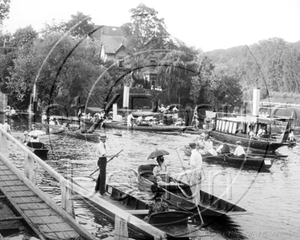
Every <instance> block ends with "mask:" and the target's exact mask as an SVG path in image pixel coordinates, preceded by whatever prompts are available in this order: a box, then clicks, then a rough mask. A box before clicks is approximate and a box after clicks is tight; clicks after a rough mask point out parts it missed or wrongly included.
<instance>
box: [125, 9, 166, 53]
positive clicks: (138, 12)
mask: <svg viewBox="0 0 300 240" xmlns="http://www.w3.org/2000/svg"><path fill="white" fill-rule="evenodd" d="M130 13H131V22H130V23H126V24H124V25H123V26H122V28H123V31H124V34H125V36H126V37H127V38H128V40H129V44H128V49H129V50H130V52H137V51H140V50H142V49H144V48H145V46H146V45H147V43H149V41H151V40H152V39H155V40H154V41H156V48H158V46H159V45H160V48H163V47H164V46H163V45H164V44H166V42H167V41H168V40H169V37H170V34H169V33H168V32H167V30H166V25H165V22H164V19H163V18H159V17H158V12H157V11H155V9H153V8H149V7H147V6H146V5H144V4H140V5H138V6H137V7H136V8H133V9H130Z"/></svg>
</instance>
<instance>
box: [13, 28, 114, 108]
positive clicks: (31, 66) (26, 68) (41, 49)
mask: <svg viewBox="0 0 300 240" xmlns="http://www.w3.org/2000/svg"><path fill="white" fill-rule="evenodd" d="M77 43H78V41H76V40H74V39H73V38H72V37H70V36H67V37H64V38H62V35H61V34H57V33H55V34H52V35H49V36H48V37H47V39H36V40H35V41H34V42H33V44H32V45H31V46H30V48H27V49H26V48H24V47H22V48H20V49H18V51H17V56H18V57H17V58H16V59H15V60H14V67H13V68H10V74H11V79H10V81H9V82H8V89H9V91H10V95H15V96H17V97H18V101H19V102H24V101H25V100H27V99H28V96H30V94H31V93H32V88H33V84H34V83H36V86H37V92H38V98H39V99H40V101H41V102H45V103H50V104H52V103H56V104H59V105H60V106H62V108H64V109H69V107H70V103H71V102H72V100H73V98H74V97H76V96H78V95H80V96H81V99H82V102H85V101H86V100H87V98H88V96H89V95H91V93H90V91H91V90H94V89H95V87H94V88H92V87H93V86H94V83H95V81H96V79H97V78H98V77H99V76H101V73H102V72H103V71H104V70H103V68H101V67H99V65H100V62H99V52H100V49H99V48H100V44H99V43H98V42H95V41H93V40H91V39H85V41H83V42H81V44H79V45H77ZM70 53H72V54H70ZM106 80H107V78H106V77H105V76H104V77H103V78H101V79H100V80H99V81H98V83H97V86H96V87H97V92H95V93H93V94H92V95H99V96H102V95H104V92H105V91H107V88H108V87H107V84H106V82H105V81H106ZM98 100H99V101H98ZM98 100H97V101H96V102H97V103H98V104H100V103H101V98H98ZM26 104H27V105H28V104H29V102H28V101H27V102H26Z"/></svg>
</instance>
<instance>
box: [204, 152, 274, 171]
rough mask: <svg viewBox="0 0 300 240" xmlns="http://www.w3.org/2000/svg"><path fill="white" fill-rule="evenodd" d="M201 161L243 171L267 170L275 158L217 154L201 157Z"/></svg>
mask: <svg viewBox="0 0 300 240" xmlns="http://www.w3.org/2000/svg"><path fill="white" fill-rule="evenodd" d="M202 159H203V161H205V162H210V163H219V164H222V165H224V164H225V165H232V166H234V167H238V168H242V169H245V170H248V169H255V170H262V169H264V170H265V169H269V168H271V167H272V165H273V163H274V160H275V158H266V157H263V156H262V155H252V156H251V155H245V156H234V155H233V154H218V155H216V156H213V155H207V156H203V158H202Z"/></svg>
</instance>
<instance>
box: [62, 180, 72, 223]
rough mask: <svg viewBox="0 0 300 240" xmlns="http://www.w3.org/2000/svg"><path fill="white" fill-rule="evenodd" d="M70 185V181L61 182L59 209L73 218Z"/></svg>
mask: <svg viewBox="0 0 300 240" xmlns="http://www.w3.org/2000/svg"><path fill="white" fill-rule="evenodd" d="M71 185H72V184H71V182H70V181H66V180H62V181H61V207H62V209H64V210H65V211H66V212H67V213H69V214H70V215H71V216H72V217H73V218H75V212H74V205H73V199H72V188H71V187H72V186H71Z"/></svg>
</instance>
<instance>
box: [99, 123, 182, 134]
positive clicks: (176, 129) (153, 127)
mask: <svg viewBox="0 0 300 240" xmlns="http://www.w3.org/2000/svg"><path fill="white" fill-rule="evenodd" d="M103 127H104V128H114V129H122V130H137V131H148V132H183V131H185V129H186V127H185V126H168V125H167V126H161V125H147V126H139V125H134V126H131V127H128V126H127V125H126V124H123V123H120V122H104V124H103Z"/></svg>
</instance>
